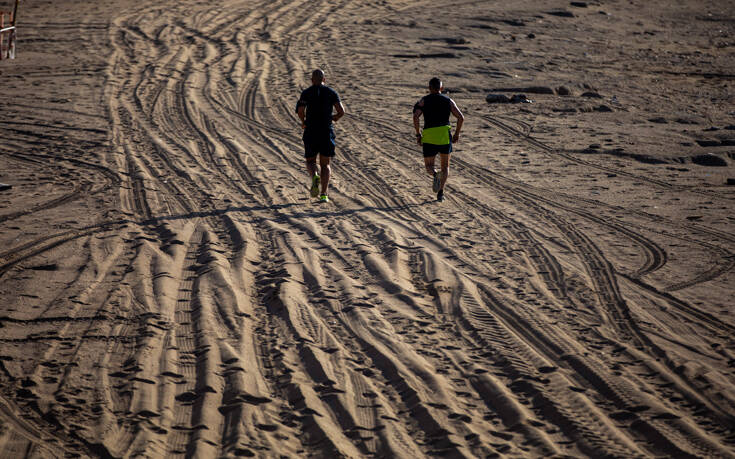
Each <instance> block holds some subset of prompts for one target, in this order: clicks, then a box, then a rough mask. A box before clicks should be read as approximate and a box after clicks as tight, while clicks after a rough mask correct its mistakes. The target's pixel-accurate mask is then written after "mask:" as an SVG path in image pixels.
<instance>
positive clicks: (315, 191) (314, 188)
mask: <svg viewBox="0 0 735 459" xmlns="http://www.w3.org/2000/svg"><path fill="white" fill-rule="evenodd" d="M310 191H311V197H312V198H316V197H317V196H319V174H314V176H313V177H312V178H311V190H310Z"/></svg>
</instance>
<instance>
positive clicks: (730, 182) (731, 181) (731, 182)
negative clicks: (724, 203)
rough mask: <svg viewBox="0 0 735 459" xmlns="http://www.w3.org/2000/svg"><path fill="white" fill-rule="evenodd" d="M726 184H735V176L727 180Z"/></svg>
mask: <svg viewBox="0 0 735 459" xmlns="http://www.w3.org/2000/svg"><path fill="white" fill-rule="evenodd" d="M725 184H726V185H735V178H729V179H727V181H726V182H725Z"/></svg>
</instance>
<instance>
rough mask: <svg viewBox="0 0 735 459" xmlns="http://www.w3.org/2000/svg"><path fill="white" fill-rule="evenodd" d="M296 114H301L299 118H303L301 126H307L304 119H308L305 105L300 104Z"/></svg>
mask: <svg viewBox="0 0 735 459" xmlns="http://www.w3.org/2000/svg"><path fill="white" fill-rule="evenodd" d="M296 114H297V115H299V119H300V120H301V128H302V129H303V128H306V124H305V123H304V121H305V120H306V107H304V106H303V105H299V107H298V108H297V109H296Z"/></svg>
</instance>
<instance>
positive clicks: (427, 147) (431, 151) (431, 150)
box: [422, 142, 452, 158]
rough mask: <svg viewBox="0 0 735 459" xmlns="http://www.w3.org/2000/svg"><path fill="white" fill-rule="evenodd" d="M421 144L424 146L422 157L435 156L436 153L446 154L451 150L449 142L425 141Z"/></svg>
mask: <svg viewBox="0 0 735 459" xmlns="http://www.w3.org/2000/svg"><path fill="white" fill-rule="evenodd" d="M422 146H423V147H424V158H430V157H432V156H436V155H437V153H441V154H443V155H446V154H449V153H451V152H452V143H451V142H450V143H448V144H446V145H434V144H432V143H425V144H423V145H422Z"/></svg>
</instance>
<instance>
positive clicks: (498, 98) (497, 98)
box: [485, 94, 510, 104]
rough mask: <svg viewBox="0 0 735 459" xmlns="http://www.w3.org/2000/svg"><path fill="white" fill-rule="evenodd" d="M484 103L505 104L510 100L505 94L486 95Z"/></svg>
mask: <svg viewBox="0 0 735 459" xmlns="http://www.w3.org/2000/svg"><path fill="white" fill-rule="evenodd" d="M485 101H486V102H487V103H489V104H507V103H508V102H510V99H509V98H508V96H506V95H505V94H488V95H487V96H485Z"/></svg>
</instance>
